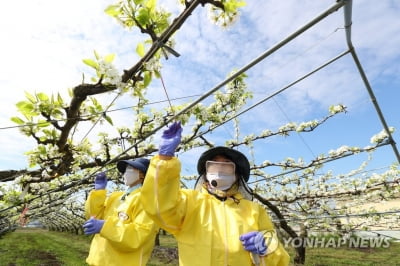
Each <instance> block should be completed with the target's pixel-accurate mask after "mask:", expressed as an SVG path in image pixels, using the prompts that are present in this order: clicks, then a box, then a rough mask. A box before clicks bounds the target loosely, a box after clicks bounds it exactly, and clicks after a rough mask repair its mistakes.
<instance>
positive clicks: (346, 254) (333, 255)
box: [0, 229, 400, 266]
mask: <svg viewBox="0 0 400 266" xmlns="http://www.w3.org/2000/svg"><path fill="white" fill-rule="evenodd" d="M90 241H91V237H88V236H83V235H73V234H69V233H61V232H51V231H46V230H43V229H17V230H16V231H15V232H11V233H8V234H6V235H5V236H3V237H2V238H1V239H0V266H19V265H28V266H30V265H38V266H39V265H45V266H59V265H66V266H81V265H87V264H86V263H85V259H86V257H87V255H88V251H89V246H90ZM160 244H161V247H156V248H155V250H154V252H153V256H152V258H151V260H150V261H149V262H148V264H147V265H148V266H161V265H167V266H172V265H178V261H177V259H176V256H177V254H176V250H175V249H174V248H175V247H176V241H175V239H174V238H173V237H172V236H170V235H162V234H161V235H160ZM288 251H289V253H290V255H291V257H292V259H293V255H294V251H293V250H292V249H289V250H288ZM305 265H306V266H341V265H352V266H375V265H376V266H378V265H379V266H380V265H400V243H391V244H390V247H388V248H362V249H360V248H348V247H346V246H341V247H340V248H309V249H307V257H306V264H305Z"/></svg>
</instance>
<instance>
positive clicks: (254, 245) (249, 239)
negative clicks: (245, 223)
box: [239, 231, 267, 256]
mask: <svg viewBox="0 0 400 266" xmlns="http://www.w3.org/2000/svg"><path fill="white" fill-rule="evenodd" d="M239 239H240V241H242V245H243V247H244V249H245V250H247V251H250V252H253V253H257V254H258V255H261V256H263V255H265V254H266V253H267V246H266V245H265V238H264V234H263V233H261V232H258V231H253V232H249V233H247V234H243V235H241V236H240V238H239Z"/></svg>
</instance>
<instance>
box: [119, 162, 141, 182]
mask: <svg viewBox="0 0 400 266" xmlns="http://www.w3.org/2000/svg"><path fill="white" fill-rule="evenodd" d="M123 177H124V182H125V185H127V186H132V185H133V184H134V183H135V182H137V181H138V180H139V170H137V169H135V168H132V167H130V166H128V167H126V170H125V173H124V175H123Z"/></svg>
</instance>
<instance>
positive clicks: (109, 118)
mask: <svg viewBox="0 0 400 266" xmlns="http://www.w3.org/2000/svg"><path fill="white" fill-rule="evenodd" d="M104 118H105V119H106V120H107V122H108V123H110V125H112V126H113V125H114V124H113V122H112V119H111V117H109V116H108V115H106V116H105V117H104Z"/></svg>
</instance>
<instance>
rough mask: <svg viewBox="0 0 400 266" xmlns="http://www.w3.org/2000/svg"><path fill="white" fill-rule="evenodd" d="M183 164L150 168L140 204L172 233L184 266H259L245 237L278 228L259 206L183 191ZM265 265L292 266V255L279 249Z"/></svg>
mask: <svg viewBox="0 0 400 266" xmlns="http://www.w3.org/2000/svg"><path fill="white" fill-rule="evenodd" d="M179 179H180V162H179V160H178V159H177V158H175V157H173V158H172V159H170V160H161V159H160V158H159V156H158V155H156V156H154V157H153V158H152V160H151V162H150V166H149V169H148V171H147V175H146V178H145V181H144V184H143V187H142V193H141V195H140V200H141V201H142V204H143V208H144V209H145V211H146V212H147V213H148V215H149V216H151V217H152V219H154V221H155V222H156V223H157V224H158V225H160V226H161V227H162V228H163V229H165V230H166V231H168V232H170V233H172V234H173V235H174V236H175V238H176V240H177V242H178V249H179V264H180V265H184V266H196V265H199V266H200V265H201V266H207V265H209V266H218V265H231V266H233V265H237V266H246V265H253V263H252V259H251V255H250V253H249V252H248V251H246V250H245V249H244V248H243V246H242V243H241V241H240V240H239V236H240V235H241V234H244V233H248V232H250V231H262V230H273V224H272V222H271V220H270V218H269V216H268V214H267V213H266V211H265V210H264V209H263V207H262V206H260V205H259V204H257V203H255V202H252V201H249V200H247V199H244V198H243V197H242V196H241V195H240V194H237V195H235V198H236V199H238V200H236V201H234V200H233V199H231V198H228V199H227V200H225V201H220V200H218V199H217V198H216V197H214V196H213V195H210V194H209V193H208V192H207V191H206V190H203V191H197V190H190V189H181V188H180V180H179ZM260 258H261V260H260V265H269V266H274V265H278V266H281V265H288V264H289V255H288V254H287V252H286V251H285V249H284V248H283V246H282V245H281V243H279V246H278V248H277V249H276V250H275V251H274V252H272V253H271V254H268V255H266V256H264V257H260Z"/></svg>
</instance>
